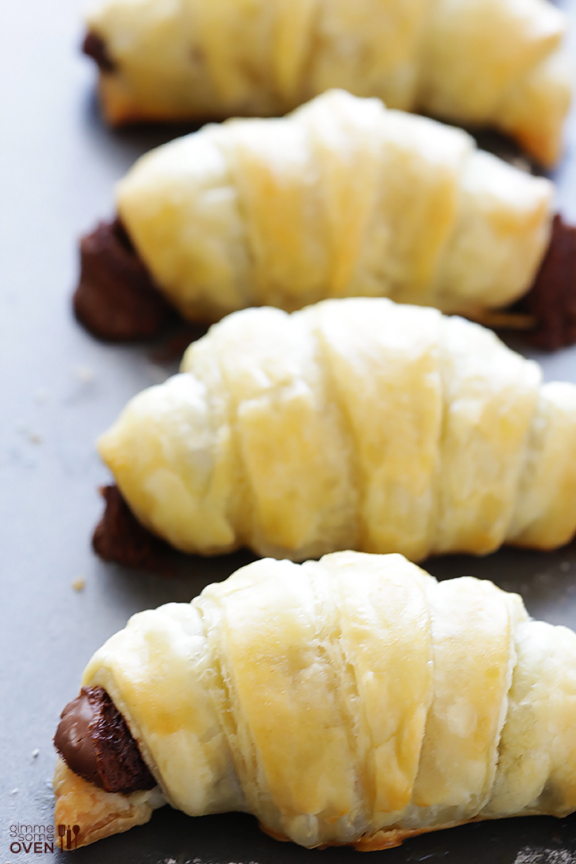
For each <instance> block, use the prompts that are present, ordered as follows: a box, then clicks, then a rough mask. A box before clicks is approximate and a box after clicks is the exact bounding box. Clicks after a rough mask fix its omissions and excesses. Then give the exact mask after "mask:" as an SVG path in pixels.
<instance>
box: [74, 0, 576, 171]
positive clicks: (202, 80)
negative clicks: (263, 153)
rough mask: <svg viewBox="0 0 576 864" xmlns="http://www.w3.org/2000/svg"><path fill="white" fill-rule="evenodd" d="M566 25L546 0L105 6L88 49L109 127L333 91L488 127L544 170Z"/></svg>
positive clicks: (220, 113) (565, 95)
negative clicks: (96, 69)
mask: <svg viewBox="0 0 576 864" xmlns="http://www.w3.org/2000/svg"><path fill="white" fill-rule="evenodd" d="M566 27H567V19H566V16H565V15H564V14H563V13H562V12H560V11H559V10H558V9H555V8H554V7H553V6H552V4H550V3H548V2H545V0H459V2H454V0H331V2H329V3H328V2H324V0H299V2H297V3H294V2H287V0H251V2H247V0H173V2H171V3H169V4H168V3H164V2H162V0H106V2H100V3H99V4H98V5H97V6H96V8H95V9H94V11H93V12H92V14H91V15H90V16H89V18H88V33H89V35H88V38H87V39H86V42H85V46H84V47H85V51H86V52H87V53H88V54H90V55H91V56H93V57H94V59H95V60H96V61H97V62H98V64H99V66H100V70H101V73H102V74H101V79H100V80H101V96H102V103H103V107H104V111H105V114H106V116H107V118H108V119H109V120H110V121H111V122H112V123H121V122H126V121H134V120H164V121H165V120H169V121H173V120H189V119H194V118H198V119H201V120H206V119H219V118H220V119H221V118H224V117H230V116H234V115H257V116H271V115H277V114H284V113H285V112H286V111H289V110H291V109H293V108H295V107H296V106H297V105H300V104H302V103H303V102H306V101H307V100H308V99H310V98H312V97H313V96H316V95H318V94H320V93H322V92H324V91H325V90H327V89H329V88H331V87H342V88H343V89H345V90H349V91H350V92H351V93H354V94H355V95H357V96H377V97H379V98H380V99H382V100H383V101H384V102H386V103H387V104H388V105H390V107H392V108H400V109H402V110H405V111H419V112H423V113H426V114H432V115H436V116H438V117H442V118H444V119H447V120H451V121H453V122H456V123H458V124H464V125H479V126H491V127H495V128H497V129H500V130H502V131H504V132H506V133H508V134H509V135H511V136H513V137H514V138H516V139H517V140H518V141H519V142H520V143H521V145H522V146H523V147H525V148H526V150H527V151H528V152H529V153H530V154H532V155H533V156H534V157H535V158H536V159H538V160H539V161H541V162H542V163H544V164H551V163H553V162H554V161H555V160H556V158H557V157H558V154H559V150H560V142H561V133H562V124H563V121H564V118H565V116H566V113H567V111H568V106H569V102H570V94H571V88H570V75H569V71H568V69H567V68H566V59H565V57H564V56H563V54H562V50H561V42H562V39H563V36H564V33H565V31H566Z"/></svg>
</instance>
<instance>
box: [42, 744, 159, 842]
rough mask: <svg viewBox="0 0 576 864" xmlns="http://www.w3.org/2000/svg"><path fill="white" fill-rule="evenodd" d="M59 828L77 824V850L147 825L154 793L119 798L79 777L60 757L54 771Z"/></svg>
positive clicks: (139, 793)
mask: <svg viewBox="0 0 576 864" xmlns="http://www.w3.org/2000/svg"><path fill="white" fill-rule="evenodd" d="M54 795H55V799H56V808H55V812H54V820H55V824H56V825H78V826H79V827H80V832H79V833H78V834H77V836H76V838H75V840H74V847H75V848H78V847H80V846H87V845H88V844H89V843H94V842H95V841H96V840H103V839H104V838H105V837H111V836H112V835H113V834H121V833H122V832H123V831H128V830H129V829H130V828H134V827H135V826H136V825H144V824H145V823H146V822H148V821H149V820H150V818H151V816H152V813H153V811H154V805H153V804H152V803H151V801H152V800H153V793H152V791H142V792H134V793H133V794H132V795H128V796H126V795H120V794H114V793H112V792H105V791H104V790H103V789H99V788H98V787H97V786H94V785H93V784H92V783H89V782H88V781H87V780H84V779H83V778H82V777H80V776H79V775H78V774H75V773H74V772H73V771H72V770H71V769H70V768H69V767H68V766H67V765H66V763H65V762H64V760H63V759H62V758H61V757H59V758H58V761H57V763H56V770H55V772H54Z"/></svg>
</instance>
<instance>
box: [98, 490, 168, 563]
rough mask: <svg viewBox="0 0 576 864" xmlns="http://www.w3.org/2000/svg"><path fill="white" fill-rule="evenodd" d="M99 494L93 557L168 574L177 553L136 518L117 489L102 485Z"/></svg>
mask: <svg viewBox="0 0 576 864" xmlns="http://www.w3.org/2000/svg"><path fill="white" fill-rule="evenodd" d="M100 493H101V495H102V497H103V498H104V501H105V507H104V513H103V515H102V519H101V520H100V522H99V523H98V525H97V526H96V530H95V531H94V535H93V537H92V546H93V548H94V551H95V552H96V554H97V555H98V556H99V557H100V558H102V559H103V560H104V561H113V562H114V563H116V564H121V565H122V566H123V567H130V568H133V569H135V570H152V571H156V572H161V573H165V574H170V572H171V571H172V569H173V566H174V560H175V558H176V557H177V555H178V553H177V552H176V550H175V549H174V548H173V547H172V546H170V545H169V544H168V543H166V541H165V540H161V539H160V537H156V535H155V534H152V532H151V531H149V530H148V529H147V528H145V527H144V526H143V525H142V524H141V523H140V522H139V521H138V519H136V517H135V516H134V514H133V513H132V511H131V510H130V508H129V507H128V505H127V503H126V501H125V500H124V498H123V496H122V494H121V492H120V490H119V489H118V487H117V486H115V485H114V486H102V487H101V489H100Z"/></svg>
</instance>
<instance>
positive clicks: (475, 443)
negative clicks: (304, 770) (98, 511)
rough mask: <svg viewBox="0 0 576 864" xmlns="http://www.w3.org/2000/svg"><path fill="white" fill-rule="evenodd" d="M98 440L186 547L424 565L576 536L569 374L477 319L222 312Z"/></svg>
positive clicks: (370, 311) (573, 393) (138, 510)
mask: <svg viewBox="0 0 576 864" xmlns="http://www.w3.org/2000/svg"><path fill="white" fill-rule="evenodd" d="M99 450H100V454H101V456H102V458H103V459H104V461H105V462H106V464H107V465H108V466H109V467H110V469H111V471H112V473H113V474H114V477H115V480H116V483H117V484H118V486H119V488H120V491H121V493H122V495H123V496H124V498H125V500H126V501H127V502H128V505H129V507H130V508H131V510H132V511H133V513H134V514H135V515H136V517H137V518H138V519H139V520H140V522H141V523H142V524H143V525H144V526H146V527H147V528H149V529H150V530H151V531H152V532H154V533H155V534H157V535H159V536H160V537H162V538H164V539H165V540H167V541H168V542H169V543H170V544H171V545H172V546H174V547H176V548H177V549H180V550H182V551H184V552H190V553H201V554H204V555H211V554H221V553H224V552H228V551H230V550H233V549H236V548H239V547H242V546H248V547H250V548H252V549H253V550H255V551H256V552H258V553H259V554H261V555H272V556H274V557H278V558H291V559H293V560H303V559H305V558H308V557H314V558H315V557H319V556H320V555H322V554H325V553H326V552H331V551H335V550H338V549H358V550H362V551H365V552H401V553H402V554H404V555H406V556H407V557H408V558H410V559H412V560H420V559H423V558H425V557H426V556H428V555H430V554H435V553H445V552H457V551H459V552H471V553H475V554H485V553H487V552H491V551H493V550H494V549H497V548H498V547H499V546H500V545H501V544H503V543H511V544H515V545H520V546H528V547H534V548H539V549H551V548H554V547H557V546H560V545H562V544H564V543H566V542H568V540H569V539H570V538H571V537H572V536H573V534H574V533H575V531H576V387H575V386H574V385H573V384H567V383H547V384H544V385H543V384H542V380H541V372H540V369H539V367H538V366H537V364H536V363H534V362H532V361H528V360H525V359H524V358H523V357H521V356H520V355H518V354H516V353H514V352H513V351H511V350H509V349H508V348H507V347H506V346H505V345H504V344H503V343H502V342H500V340H499V339H498V338H497V337H496V336H495V335H494V334H493V333H492V332H491V331H489V330H486V329H484V328H482V327H480V326H479V325H477V324H473V323H471V322H469V321H466V320H464V319H461V318H458V317H446V316H443V315H442V314H441V313H440V312H438V311H437V310H435V309H429V308H422V307H415V306H408V305H398V304H394V303H393V302H392V301H390V300H387V299H384V298H376V299H375V298H350V299H343V300H326V301H323V302H322V303H319V304H317V305H316V306H311V307H309V308H307V309H304V310H302V311H299V312H295V313H293V314H291V315H288V314H286V313H285V312H282V311H280V310H279V309H272V308H261V309H249V310H244V311H242V312H237V313H234V314H233V315H230V316H228V317H227V318H225V319H224V320H223V321H221V322H220V323H219V324H217V325H214V326H213V327H212V328H211V329H210V331H209V332H208V334H207V335H206V336H205V337H203V338H202V339H200V340H199V341H197V342H195V343H193V344H192V345H191V346H190V348H189V349H188V351H187V353H186V354H185V356H184V360H183V363H182V373H181V374H179V375H176V376H174V377H173V378H170V379H169V380H168V381H167V382H166V383H164V384H162V385H160V386H158V387H152V388H150V389H148V390H145V391H144V392H143V393H140V394H139V395H138V396H136V397H135V398H134V399H133V400H132V401H131V402H130V403H129V404H128V406H127V408H126V409H125V410H124V412H123V413H122V415H121V416H120V418H119V420H118V421H117V422H116V423H115V425H114V426H113V427H112V428H111V429H110V430H109V431H108V432H107V433H106V434H105V435H103V436H102V437H101V439H100V441H99Z"/></svg>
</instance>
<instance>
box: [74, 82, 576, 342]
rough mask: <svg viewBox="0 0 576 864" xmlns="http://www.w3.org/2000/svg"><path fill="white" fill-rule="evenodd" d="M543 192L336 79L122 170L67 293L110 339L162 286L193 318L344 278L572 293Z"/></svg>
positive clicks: (506, 293)
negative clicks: (289, 104) (289, 107)
mask: <svg viewBox="0 0 576 864" xmlns="http://www.w3.org/2000/svg"><path fill="white" fill-rule="evenodd" d="M552 198H553V186H552V184H551V183H550V182H549V181H548V180H546V179H544V178H541V177H533V176H531V175H529V174H527V173H525V172H523V171H520V170H519V169H517V168H514V167H512V166H510V165H508V164H506V163H505V162H503V161H502V160H500V159H498V158H496V157H494V156H492V155H489V154H488V153H485V152H483V151H480V150H477V149H476V146H475V144H474V142H473V140H472V138H470V136H469V135H467V134H466V133H464V132H462V131H461V130H459V129H455V128H453V127H448V126H443V125H442V124H440V123H437V122H435V121H432V120H429V119H426V118H423V117H417V116H414V115H411V114H405V113H403V112H399V111H391V110H388V109H386V108H385V107H384V105H383V104H382V103H381V102H379V101H378V100H376V99H358V98H356V97H354V96H351V95H350V94H348V93H345V92H343V91H331V92H329V93H325V94H324V95H322V96H320V97H318V98H316V99H315V100H313V101H312V102H310V103H309V104H308V105H306V106H303V107H302V108H299V109H298V110H297V111H295V112H294V113H293V114H292V115H290V116H289V117H286V118H284V119H280V120H234V121H230V122H227V123H224V124H222V125H220V126H216V125H211V126H207V127H205V128H203V129H202V130H201V131H200V132H197V133H195V134H192V135H189V136H187V137H185V138H182V139H180V140H178V141H174V142H172V143H170V144H167V145H164V146H163V147H160V148H158V149H157V150H155V151H153V152H152V153H150V154H148V155H146V156H144V157H143V158H142V159H140V160H139V161H138V163H137V164H136V165H135V166H134V168H132V170H131V171H130V172H129V173H128V175H127V176H126V177H125V178H124V180H122V181H121V183H120V184H119V186H118V190H117V208H118V214H119V219H120V223H116V225H115V226H105V225H101V226H99V228H98V229H97V230H96V232H94V234H92V235H89V236H88V237H86V238H84V241H83V243H82V245H81V250H82V271H81V280H80V286H79V289H78V291H77V293H76V296H75V308H76V312H77V314H78V317H79V318H80V320H81V321H83V323H85V324H86V325H87V326H88V328H89V329H91V330H92V331H93V332H96V333H97V334H98V335H103V336H111V337H114V336H115V337H118V338H122V337H126V336H130V335H148V334H149V333H150V332H154V331H155V330H157V329H158V328H159V327H160V326H161V325H162V323H163V317H162V309H163V308H164V307H165V305H166V300H167V301H169V303H170V304H171V305H172V306H173V307H176V309H178V311H179V312H180V313H181V314H182V315H183V316H184V318H186V319H189V320H191V321H204V322H213V321H216V320H218V319H220V318H222V317H223V316H224V315H226V314H228V313H230V312H233V311H236V310H238V309H241V308H245V307H248V306H260V305H272V306H278V307H280V308H282V309H285V310H286V311H289V312H290V311H293V310H295V309H300V308H302V307H303V306H306V305H307V304H309V303H314V302H317V301H318V300H322V299H324V298H327V297H343V296H351V295H352V296H356V295H359V296H388V297H391V298H392V299H393V300H396V301H398V302H404V303H417V304H419V305H427V306H435V307H437V308H440V309H442V310H443V311H445V312H457V313H459V314H465V315H468V316H471V317H474V316H476V317H478V316H479V315H480V316H482V315H483V314H484V315H485V314H486V310H501V309H502V307H507V306H508V305H509V304H511V303H513V302H514V301H515V300H517V299H518V298H519V297H523V296H524V295H526V294H527V292H530V294H533V293H534V290H535V286H537V285H538V284H539V282H542V291H544V293H545V299H546V301H547V304H546V305H547V306H550V307H554V305H555V304H554V285H555V284H556V283H558V282H560V283H561V284H563V282H566V287H565V291H564V293H566V294H567V295H568V296H574V294H575V293H576V230H575V229H571V228H567V227H566V226H561V225H560V224H556V223H557V222H558V220H556V222H555V223H554V233H553V236H552V240H551V227H552V216H553V200H552ZM563 233H564V234H566V242H567V251H568V257H567V259H566V261H564V260H563V261H562V262H559V266H558V265H556V266H553V270H554V272H552V273H551V272H550V264H552V265H554V262H553V260H552V261H551V258H552V259H553V257H554V248H555V246H557V245H558V242H559V240H560V241H561V237H562V235H563ZM561 242H562V241H561ZM544 256H546V257H545V258H544ZM543 259H544V264H543V265H542V269H541V271H540V273H539V268H540V266H541V264H542V262H543ZM131 287H132V291H133V293H134V295H135V296H134V297H133V298H132V299H130V298H131V295H130V290H131ZM154 288H156V289H157V290H154ZM557 290H558V289H556V292H557ZM127 295H128V298H129V302H128V309H127V310H124V312H122V306H123V304H125V303H126V296H127ZM162 303H164V306H163V307H162V308H160V309H159V308H158V304H162ZM564 306H566V303H564ZM562 317H563V318H564V319H566V320H568V319H570V316H569V315H564V316H562ZM573 317H574V318H575V320H574V322H573V324H574V326H573V327H572V328H571V329H572V330H574V331H576V316H573ZM119 318H120V320H118V319H119Z"/></svg>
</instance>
